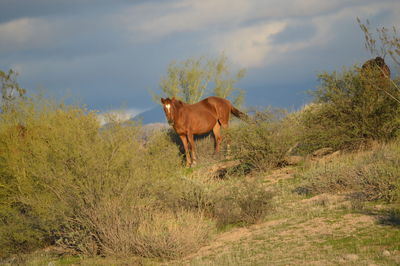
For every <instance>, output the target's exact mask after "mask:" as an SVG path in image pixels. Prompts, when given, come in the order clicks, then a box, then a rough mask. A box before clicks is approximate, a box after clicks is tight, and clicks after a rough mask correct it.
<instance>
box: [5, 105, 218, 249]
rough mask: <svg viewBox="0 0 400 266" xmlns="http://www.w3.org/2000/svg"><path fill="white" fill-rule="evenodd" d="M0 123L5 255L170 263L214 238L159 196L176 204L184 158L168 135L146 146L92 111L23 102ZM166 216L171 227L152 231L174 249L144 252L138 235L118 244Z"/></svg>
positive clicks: (131, 128) (128, 129) (203, 224)
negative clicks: (45, 250) (54, 249)
mask: <svg viewBox="0 0 400 266" xmlns="http://www.w3.org/2000/svg"><path fill="white" fill-rule="evenodd" d="M0 119H1V123H0V186H1V188H2V189H1V190H0V191H1V192H0V201H1V202H2V205H1V206H0V250H2V254H1V256H2V257H4V256H7V255H9V254H12V253H16V252H28V251H31V250H33V249H35V248H38V247H40V246H44V245H48V244H58V245H61V246H63V247H65V248H69V249H71V250H75V252H79V253H84V254H92V255H94V254H103V255H107V254H127V253H131V254H136V255H141V256H148V255H149V256H150V254H152V255H151V256H158V255H160V254H161V255H160V256H167V257H174V256H178V255H179V254H183V253H185V252H187V250H189V249H191V248H192V249H194V248H196V247H198V245H199V244H200V243H203V242H204V240H205V239H206V238H207V236H208V235H209V233H210V232H211V229H210V228H211V227H212V226H210V223H209V222H207V221H206V220H205V219H203V218H201V216H196V215H198V214H196V213H192V214H187V213H182V214H181V215H178V216H174V215H170V214H169V213H171V212H175V211H176V209H177V208H178V207H176V206H175V207H174V209H171V207H170V206H174V205H177V204H173V203H168V202H164V200H165V199H168V200H170V201H178V199H179V195H180V193H181V191H182V186H180V182H179V176H180V172H181V169H182V168H181V164H182V161H181V156H180V154H179V150H178V148H177V147H176V145H174V144H173V143H171V142H170V141H169V139H168V137H167V136H166V134H165V133H160V134H158V135H155V136H153V137H152V138H151V139H150V140H149V141H148V142H147V143H146V144H144V143H142V142H140V141H139V139H140V138H139V136H138V132H139V130H138V129H139V128H138V126H137V125H127V124H119V123H110V124H108V126H107V127H105V128H100V125H99V122H98V120H97V118H96V114H95V113H93V112H89V111H87V110H85V109H82V108H79V107H73V106H63V105H60V104H54V103H50V102H47V101H42V102H39V103H38V102H33V101H32V100H28V101H23V102H21V103H20V105H19V106H18V112H13V113H1V114H0ZM165 195H168V196H165ZM146 213H150V214H149V215H146ZM163 215H165V217H169V218H168V219H167V220H168V221H169V223H170V224H171V226H170V227H168V228H157V226H154V227H153V229H154V230H157V229H158V230H162V232H164V233H167V234H171V237H170V238H167V239H169V240H170V239H175V240H174V241H175V242H174V247H173V248H170V249H169V247H168V246H165V247H155V246H151V244H149V243H146V245H150V246H148V248H147V249H148V250H152V249H154V250H159V251H157V252H158V253H157V252H155V253H154V252H152V251H146V252H147V253H140V250H141V249H140V248H139V247H137V246H136V244H135V243H136V242H135V241H138V239H137V238H129V239H128V238H126V237H125V238H124V236H128V235H131V236H132V235H138V234H139V233H140V232H141V230H142V229H141V228H148V227H149V226H151V224H155V223H160V221H155V219H159V218H160V219H161V217H162V216H163ZM199 215H200V214H199ZM195 216H196V217H197V218H194V217H195ZM173 223H177V224H179V223H180V224H183V226H182V227H181V230H182V232H185V229H184V228H198V232H197V234H195V233H193V234H192V238H191V239H190V240H189V239H185V238H184V237H181V236H177V235H176V234H177V233H178V230H176V227H173V226H172V224H173ZM177 226H178V225H177ZM185 226H186V227H185ZM169 230H170V231H169ZM187 230H189V229H187ZM135 232H136V233H137V234H136V233H135ZM162 232H161V231H158V232H157V231H154V232H153V233H154V234H153V235H152V236H151V237H152V238H153V242H151V243H154V245H156V244H157V243H160V242H163V241H166V240H165V235H164V233H162ZM143 234H144V233H143ZM143 237H146V236H145V234H144V236H143ZM157 237H159V238H160V239H157ZM123 238H124V239H123ZM141 241H144V240H143V239H142V240H141ZM180 241H181V242H180ZM195 243H196V244H195ZM139 244H140V243H139ZM139 244H138V245H139ZM191 245H192V246H191ZM163 249H164V251H160V250H163ZM185 250H186V251H185Z"/></svg>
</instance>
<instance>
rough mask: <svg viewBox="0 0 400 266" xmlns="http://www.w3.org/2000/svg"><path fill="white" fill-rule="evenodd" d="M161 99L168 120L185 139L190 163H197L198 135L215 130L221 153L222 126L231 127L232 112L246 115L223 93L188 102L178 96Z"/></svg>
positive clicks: (239, 115)
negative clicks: (221, 95)
mask: <svg viewBox="0 0 400 266" xmlns="http://www.w3.org/2000/svg"><path fill="white" fill-rule="evenodd" d="M161 103H162V105H163V108H164V112H165V115H166V117H167V120H168V122H169V123H170V124H171V125H172V126H173V128H174V129H175V131H176V133H177V134H178V135H179V137H180V139H181V141H182V143H183V147H184V149H185V154H186V165H187V166H190V165H195V164H196V146H195V144H194V135H198V134H205V133H208V132H210V131H213V133H214V138H215V153H217V152H219V146H220V144H221V142H222V137H221V132H220V130H221V126H222V127H223V128H227V127H228V124H229V116H230V114H231V113H232V114H233V115H234V116H236V117H238V118H242V119H243V118H245V117H246V114H244V113H242V112H240V111H239V110H238V109H236V108H235V107H233V105H232V103H231V102H230V101H228V100H226V99H223V98H219V97H208V98H206V99H204V100H202V101H200V102H198V103H195V104H187V103H184V102H182V101H180V100H177V99H175V97H173V98H172V99H170V98H166V99H164V98H161Z"/></svg>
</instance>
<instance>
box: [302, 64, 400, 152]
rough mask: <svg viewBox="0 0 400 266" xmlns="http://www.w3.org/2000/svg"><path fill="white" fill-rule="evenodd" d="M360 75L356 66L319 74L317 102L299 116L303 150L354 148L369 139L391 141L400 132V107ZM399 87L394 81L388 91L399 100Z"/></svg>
mask: <svg viewBox="0 0 400 266" xmlns="http://www.w3.org/2000/svg"><path fill="white" fill-rule="evenodd" d="M360 72H361V70H360V69H359V68H357V67H353V68H351V69H349V70H347V69H344V70H343V71H342V72H341V73H338V72H333V73H332V74H329V73H323V74H321V75H319V79H320V81H321V85H320V87H319V88H318V89H317V90H316V91H315V92H314V93H313V94H314V97H315V99H314V103H313V104H310V105H308V106H306V107H305V108H304V109H303V110H302V111H300V113H299V114H298V116H299V119H300V125H301V134H300V135H301V137H300V146H301V147H300V150H302V151H303V152H305V153H309V152H312V151H313V150H316V149H318V148H323V147H331V148H333V149H354V148H356V147H359V146H360V145H361V144H363V143H366V142H368V141H369V140H390V139H393V138H394V137H396V136H397V135H398V134H399V133H400V131H399V129H400V104H399V103H398V102H397V101H396V100H395V99H393V97H391V96H390V95H388V94H387V93H384V91H382V90H380V89H379V88H378V87H377V86H372V85H371V82H373V81H372V80H366V76H365V75H361V74H360ZM373 84H377V83H373ZM386 84H387V83H386ZM396 84H397V83H396V81H394V82H393V84H389V86H388V87H386V88H385V89H386V90H387V91H388V92H390V94H391V95H394V96H395V97H397V98H398V97H400V91H399V90H398V89H397V88H396V86H395V85H396Z"/></svg>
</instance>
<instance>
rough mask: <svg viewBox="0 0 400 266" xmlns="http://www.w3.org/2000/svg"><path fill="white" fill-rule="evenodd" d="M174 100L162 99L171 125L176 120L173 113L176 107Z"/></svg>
mask: <svg viewBox="0 0 400 266" xmlns="http://www.w3.org/2000/svg"><path fill="white" fill-rule="evenodd" d="M173 100H174V98H172V99H170V98H165V99H164V98H161V104H162V105H163V108H164V112H165V116H166V117H167V120H168V122H169V123H171V122H173V120H174V116H173V113H174V111H175V107H174V103H173Z"/></svg>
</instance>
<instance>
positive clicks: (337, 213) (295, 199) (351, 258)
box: [25, 152, 400, 265]
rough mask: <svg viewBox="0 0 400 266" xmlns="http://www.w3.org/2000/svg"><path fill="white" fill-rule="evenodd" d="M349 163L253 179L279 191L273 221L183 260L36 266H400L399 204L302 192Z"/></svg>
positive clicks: (57, 260) (37, 257)
mask: <svg viewBox="0 0 400 266" xmlns="http://www.w3.org/2000/svg"><path fill="white" fill-rule="evenodd" d="M369 153H371V152H367V154H369ZM365 154H366V153H365V152H361V153H356V154H353V155H352V156H354V157H356V158H358V157H363V156H365ZM347 156H348V155H343V156H334V157H332V156H331V155H328V156H324V157H322V158H317V159H315V158H314V159H307V160H308V161H306V162H305V163H306V164H305V165H306V166H305V165H304V164H301V165H298V166H287V167H284V168H281V169H277V170H274V171H271V172H269V173H265V174H264V175H262V176H260V175H257V176H248V177H247V178H248V179H249V180H251V179H258V180H261V181H262V183H263V186H264V189H265V190H267V191H274V194H275V196H274V199H273V205H272V208H270V210H269V211H268V214H267V216H266V217H265V219H263V220H261V221H260V222H258V223H257V224H254V225H249V226H245V227H238V226H233V227H231V226H230V227H225V228H224V229H223V230H222V231H220V232H218V233H217V234H215V235H214V236H213V238H212V239H211V240H210V241H209V242H208V243H207V244H206V245H204V246H202V247H201V248H200V249H198V250H197V251H196V252H193V253H191V254H189V255H187V256H185V257H183V258H182V259H178V260H172V261H164V262H162V261H158V260H153V259H142V258H139V257H125V258H115V257H107V258H100V257H94V258H90V257H75V256H70V255H62V254H63V250H60V249H57V248H47V249H46V250H44V251H40V252H37V253H35V254H33V255H30V256H29V259H28V261H29V265H46V264H49V265H50V264H51V265H60V264H63V265H65V264H67V265H94V264H96V265H337V264H339V265H398V264H399V263H400V231H399V228H400V213H399V212H395V211H393V210H395V209H396V206H395V205H391V204H383V203H382V202H369V203H365V202H363V201H362V200H361V199H360V198H358V197H357V194H356V193H354V192H356V191H347V192H340V193H322V194H318V195H313V196H310V195H305V194H303V193H299V187H301V186H302V185H304V179H303V178H301V175H302V173H304V172H307V171H308V170H307V169H310V167H314V166H318V167H320V166H323V167H330V165H332V164H334V165H336V164H340V162H343V161H346V160H348V158H347ZM235 165H237V163H234V162H232V163H219V164H212V165H203V166H202V167H199V168H197V169H196V170H195V171H194V172H193V173H192V174H191V178H196V176H199V175H202V176H204V175H206V176H208V177H212V176H214V175H215V174H216V173H217V172H219V171H221V170H223V169H227V168H226V167H228V168H231V167H235ZM307 165H308V166H307ZM311 165H312V166H311ZM60 255H62V256H61V257H59V256H60ZM25 259H26V258H25Z"/></svg>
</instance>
